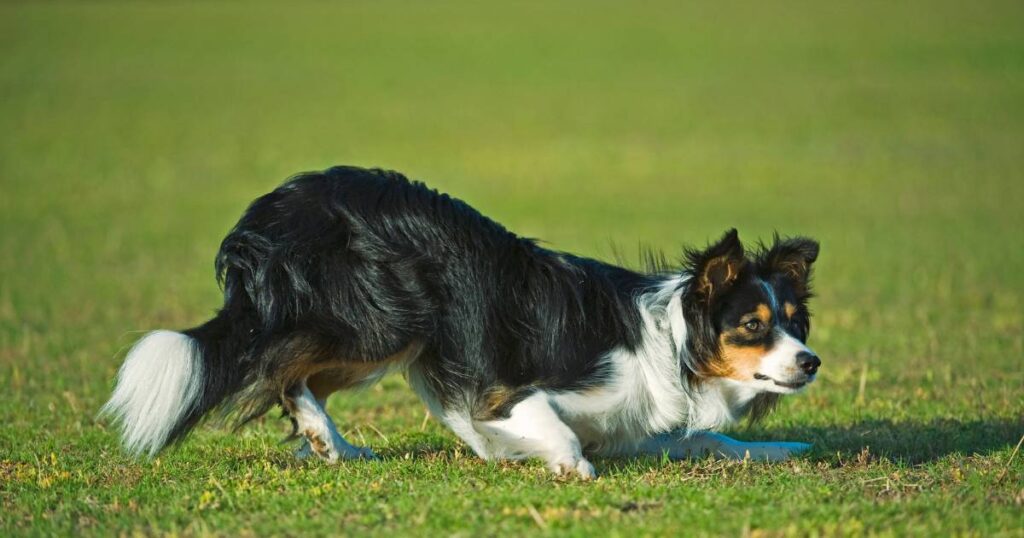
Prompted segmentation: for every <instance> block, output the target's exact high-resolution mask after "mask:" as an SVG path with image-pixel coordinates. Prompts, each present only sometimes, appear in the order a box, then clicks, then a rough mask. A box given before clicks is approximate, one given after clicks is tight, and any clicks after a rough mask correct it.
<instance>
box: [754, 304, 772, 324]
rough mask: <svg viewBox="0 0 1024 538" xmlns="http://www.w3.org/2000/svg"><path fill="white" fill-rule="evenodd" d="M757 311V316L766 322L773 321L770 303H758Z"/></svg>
mask: <svg viewBox="0 0 1024 538" xmlns="http://www.w3.org/2000/svg"><path fill="white" fill-rule="evenodd" d="M756 313H757V318H758V319H760V320H761V321H762V322H764V323H765V324H768V323H770V322H771V321H772V309H771V307H769V306H768V305H766V304H759V305H757V311H756Z"/></svg>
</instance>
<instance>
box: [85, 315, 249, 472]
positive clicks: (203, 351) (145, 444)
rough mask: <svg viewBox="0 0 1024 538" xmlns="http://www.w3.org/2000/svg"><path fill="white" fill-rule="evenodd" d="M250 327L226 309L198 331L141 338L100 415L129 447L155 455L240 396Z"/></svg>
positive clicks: (244, 317) (242, 317)
mask: <svg viewBox="0 0 1024 538" xmlns="http://www.w3.org/2000/svg"><path fill="white" fill-rule="evenodd" d="M228 306H230V303H229V305H228ZM252 329H254V326H253V320H252V316H250V315H247V314H245V313H242V312H239V311H238V309H233V308H229V307H226V308H224V309H223V310H221V311H220V312H219V313H218V314H217V316H216V317H214V318H213V319H211V320H210V321H208V322H206V323H204V324H203V325H200V326H198V327H194V328H192V329H188V330H185V331H182V332H173V331H154V332H151V333H149V334H147V335H146V336H144V337H143V338H142V339H141V340H139V341H138V342H137V343H136V344H135V345H134V346H133V347H132V348H131V351H129V352H128V356H127V357H125V360H124V364H123V365H122V366H121V369H120V371H119V372H118V374H117V386H116V387H115V388H114V393H113V395H112V396H111V397H110V401H108V402H107V403H106V405H104V406H103V409H102V410H101V411H100V414H101V415H107V416H110V417H112V418H113V419H114V420H115V422H117V423H118V424H119V425H120V429H121V439H122V442H123V444H124V447H125V449H126V450H127V451H128V452H130V453H132V454H136V455H138V454H148V455H150V456H153V455H155V454H156V453H157V452H159V451H160V450H161V449H163V448H164V447H166V446H167V445H169V444H171V443H173V442H174V441H176V440H178V439H181V438H182V437H184V436H185V435H186V434H187V433H188V432H189V431H190V430H191V429H192V428H193V427H194V426H195V425H196V424H197V423H198V422H199V420H200V419H201V418H202V417H203V416H204V415H205V414H206V413H207V412H209V411H210V410H212V409H213V408H215V407H217V406H218V405H219V404H221V403H222V402H224V401H225V400H226V399H228V398H229V397H230V396H232V395H234V394H236V393H238V392H239V391H240V390H241V389H242V388H243V385H244V384H245V374H246V371H247V370H248V368H247V367H246V364H247V363H248V356H250V353H251V349H252V334H253V333H254V332H255V331H253V330H252Z"/></svg>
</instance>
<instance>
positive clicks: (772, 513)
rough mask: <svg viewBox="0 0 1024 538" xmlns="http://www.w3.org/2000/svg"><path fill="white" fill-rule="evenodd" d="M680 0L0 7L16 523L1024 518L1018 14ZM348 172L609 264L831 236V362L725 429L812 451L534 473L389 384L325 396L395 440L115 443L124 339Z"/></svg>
mask: <svg viewBox="0 0 1024 538" xmlns="http://www.w3.org/2000/svg"><path fill="white" fill-rule="evenodd" d="M676 4H677V3H675V2H664V3H656V2H643V3H637V4H633V5H626V3H625V2H579V3H573V4H562V3H557V4H554V3H534V2H529V3H516V4H515V5H503V6H499V5H484V4H480V3H474V2H466V3H464V4H455V3H447V2H445V3H419V2H409V3H406V2H398V1H384V2H374V3H370V2H367V3H350V4H349V5H335V4H328V3H309V4H295V5H292V4H291V3H289V5H288V6H287V7H285V6H284V5H276V4H249V3H205V2H204V3H192V2H187V3H181V4H177V5H172V4H170V3H125V4H114V3H81V2H77V3H67V4H63V3H50V2H46V3H27V4H17V3H15V4H7V3H5V4H0V133H2V134H0V390H2V391H3V401H2V403H0V534H2V535H31V534H36V535H44V534H79V533H81V534H86V535H103V536H106V535H112V534H131V533H139V532H141V533H145V534H149V533H173V534H181V535H199V534H222V535H228V536H233V535H237V534H260V535H263V534H271V533H280V534H292V535H298V534H306V533H317V534H350V535H360V536H361V535H404V534H413V533H417V534H426V535H438V534H442V535H447V534H458V535H462V536H476V535H496V534H502V533H511V534H526V533H537V532H547V533H551V534H567V535H578V536H589V535H604V534H609V535H619V536H640V535H704V534H725V535H740V534H746V533H749V534H751V535H788V534H797V535H803V534H817V535H845V534H861V533H877V534H882V535H886V534H890V535H902V534H917V535H932V534H936V533H939V534H976V535H986V536H987V535H997V534H1002V535H1010V536H1022V535H1024V454H1018V455H1017V457H1016V459H1014V460H1013V461H1012V462H1011V459H1012V458H1011V453H1012V451H1013V448H1014V445H1016V443H1017V441H1018V440H1019V439H1020V438H1021V436H1022V435H1024V418H1022V417H1024V234H1022V232H1024V173H1022V172H1024V30H1022V28H1024V4H1022V3H1020V2H1012V1H1007V2H1001V3H990V2H930V1H911V2H900V3H895V2H874V1H870V2H864V3H857V5H856V6H854V5H849V6H846V7H841V6H839V5H837V4H832V3H823V2H811V1H807V2H797V1H787V2H784V3H775V2H769V3H756V4H750V5H740V4H737V3H734V2H708V3H706V4H700V5H689V6H685V7H684V6H679V5H676ZM335 163H352V164H360V165H380V166H385V167H390V168H395V169H399V170H402V171H405V172H406V173H408V174H410V175H412V176H414V177H417V178H422V179H425V180H427V181H429V182H430V183H432V184H433V185H434V186H437V187H439V188H441V189H443V190H446V191H449V192H451V193H454V194H456V195H457V196H459V197H461V198H463V199H465V200H467V201H468V202H470V203H472V204H473V205H475V206H476V207H478V208H479V209H480V210H481V211H483V212H484V213H486V214H488V215H490V216H493V217H494V218H496V219H497V220H499V221H501V222H503V223H505V224H506V225H507V226H509V227H510V228H512V229H514V230H516V231H518V232H520V233H522V234H524V235H528V236H535V237H541V238H544V239H545V240H547V241H548V242H549V243H550V244H551V245H552V246H554V247H555V248H560V249H566V250H572V251H575V252H579V253H582V254H586V255H591V256H596V257H601V258H611V257H612V255H613V249H612V247H611V245H612V244H616V245H619V246H620V248H621V250H622V251H624V252H625V253H626V254H627V256H629V255H630V253H631V252H633V251H634V250H635V248H636V245H637V243H639V242H643V243H646V244H649V245H652V246H655V247H658V248H662V249H665V250H667V251H669V252H677V251H678V248H679V246H680V245H681V244H687V243H688V244H694V243H703V242H704V241H706V240H707V239H708V238H709V237H713V236H717V235H718V234H720V233H721V232H722V231H723V230H724V229H725V228H727V227H729V226H737V227H739V229H740V231H741V237H743V238H745V239H747V240H748V241H749V240H754V239H755V238H758V237H767V236H768V235H769V234H770V233H771V232H772V231H773V230H779V231H781V232H784V233H801V234H807V235H811V236H814V237H816V238H819V239H820V240H821V241H822V245H823V248H822V256H821V259H820V263H819V266H818V272H817V284H818V292H819V296H818V297H817V298H816V299H815V301H814V303H813V306H814V310H815V312H816V318H815V322H814V329H813V332H812V336H811V342H812V344H813V345H814V346H815V348H816V350H817V351H818V352H819V353H820V354H821V355H822V356H823V357H824V360H825V366H824V369H823V372H822V375H821V379H820V382H819V383H817V386H815V387H813V388H812V389H811V390H810V391H809V392H808V393H807V394H806V395H802V396H799V397H795V398H790V399H789V400H787V401H786V402H784V404H783V405H782V406H781V408H780V409H779V410H778V411H777V412H776V413H775V414H774V415H772V416H771V417H770V418H769V419H768V420H766V421H765V422H763V423H761V424H759V425H757V426H755V427H745V426H741V427H739V428H737V430H736V431H735V432H733V433H734V434H735V435H736V436H737V437H740V438H743V439H766V440H773V439H774V440H798V441H808V442H813V443H814V444H815V449H814V451H813V452H812V453H811V454H809V455H807V456H806V457H802V458H800V459H797V460H795V461H793V462H790V463H785V464H778V465H764V464H754V463H730V462H716V461H710V460H709V461H694V462H664V461H659V460H656V459H654V460H652V459H643V460H635V461H614V460H597V461H596V465H597V467H598V471H599V473H600V474H601V475H602V476H601V478H600V479H599V480H598V481H596V482H594V483H580V482H576V481H572V480H567V481H566V480H555V479H552V478H550V477H549V476H548V475H547V474H546V473H545V471H544V470H543V468H542V466H541V465H540V464H538V463H525V464H487V463H482V462H480V461H478V460H476V459H475V458H473V457H471V456H470V455H469V454H468V453H467V452H468V450H467V448H466V447H465V446H464V445H463V444H461V443H460V442H459V441H457V440H456V439H455V438H454V436H453V435H452V434H450V433H448V432H447V431H445V430H444V429H443V428H441V427H440V426H439V425H438V423H437V422H435V421H427V422H424V416H425V415H424V409H423V407H422V405H421V404H419V403H418V402H417V401H416V399H415V398H414V396H412V395H411V393H410V392H409V390H408V389H407V388H406V387H405V386H404V382H403V381H402V380H401V379H400V378H397V377H396V378H388V379H387V380H385V382H384V383H383V384H381V385H379V386H377V387H376V388H373V389H370V390H369V391H368V392H364V393H361V394H354V395H345V396H341V397H336V398H335V400H334V401H332V402H331V404H330V407H331V412H332V414H334V415H335V416H336V417H337V418H338V419H339V421H340V422H341V424H342V427H343V429H344V430H346V431H347V433H348V435H349V436H351V438H352V439H353V440H354V441H356V442H358V443H364V442H365V443H366V444H369V445H370V446H372V447H373V448H374V449H375V450H376V451H377V452H378V453H379V454H380V455H381V456H383V458H382V459H381V460H380V461H374V462H349V463H344V464H341V465H339V466H336V467H330V466H326V465H321V464H318V463H299V462H296V461H293V459H292V458H291V457H290V450H291V447H288V446H282V445H280V444H279V440H280V439H281V438H282V437H283V436H284V434H285V433H286V431H287V429H288V428H287V424H285V423H284V421H281V420H278V419H276V418H274V417H271V416H268V417H266V418H265V419H264V420H262V421H260V422H259V423H257V424H255V425H253V426H251V427H248V428H246V429H245V430H243V431H242V432H241V433H240V434H238V435H232V434H230V433H228V432H225V431H223V430H219V429H216V428H213V427H204V428H201V429H200V431H198V432H197V434H196V435H195V436H193V437H192V438H190V439H189V440H188V442H186V443H185V444H184V445H182V446H181V447H180V448H178V449H176V450H172V451H169V452H167V453H165V454H163V455H161V456H160V457H159V458H158V459H156V460H154V461H133V460H131V459H129V458H128V457H126V456H125V455H123V454H122V453H121V452H120V451H119V449H118V447H117V445H116V440H115V436H114V433H113V432H112V431H111V429H110V428H109V427H108V426H106V425H104V424H102V423H98V422H96V421H95V420H94V418H93V417H94V414H95V412H96V410H97V409H98V407H99V406H100V405H101V404H102V402H103V401H104V399H105V397H106V396H107V394H108V393H109V390H110V388H111V381H112V378H113V376H114V373H115V371H116V368H117V366H118V365H119V362H120V358H121V356H122V353H123V349H124V347H125V346H126V345H128V344H129V343H131V342H132V340H133V339H134V338H136V337H137V336H138V335H139V334H140V332H141V331H145V330H149V329H154V328H181V327H187V326H191V325H194V324H196V323H198V322H200V321H202V320H204V319H205V318H206V317H207V316H208V315H209V314H210V312H211V311H212V310H213V309H215V308H216V307H217V305H218V290H217V288H216V286H215V283H214V279H213V270H212V257H213V254H214V252H215V250H216V248H217V245H218V243H219V241H220V239H221V238H222V237H223V235H224V233H225V232H226V231H227V229H228V228H229V227H230V226H231V225H232V224H233V222H234V220H235V219H236V218H237V217H238V215H239V214H240V213H241V211H242V209H243V208H244V207H245V205H246V204H247V203H248V201H250V200H251V199H252V198H254V197H255V196H257V195H258V194H260V193H262V192H264V191H266V190H268V189H270V188H272V187H273V186H274V185H275V184H277V183H278V182H280V181H281V180H282V179H283V178H285V177H286V176H288V175H290V174H292V173H294V172H297V171H300V170H308V169H318V168H323V167H326V166H329V165H331V164H335ZM428 533H429V534H428Z"/></svg>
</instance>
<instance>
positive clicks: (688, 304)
mask: <svg viewBox="0 0 1024 538" xmlns="http://www.w3.org/2000/svg"><path fill="white" fill-rule="evenodd" d="M817 257H818V243H817V242H816V241H813V240H811V239H807V238H802V237H797V238H790V239H781V238H779V237H778V236H776V237H775V239H774V241H773V243H772V244H771V245H764V246H762V247H761V248H760V249H759V251H758V252H755V253H753V254H752V255H750V256H748V254H747V252H746V251H745V250H744V248H743V244H742V243H740V240H739V236H738V235H737V233H736V230H730V231H728V232H726V234H725V235H724V236H723V237H722V239H721V240H719V241H718V242H717V243H714V244H712V245H710V246H708V248H706V249H704V250H694V251H690V252H688V253H687V259H688V266H687V268H686V271H687V273H688V276H689V279H688V280H687V281H686V284H685V286H684V289H683V291H682V295H681V303H682V304H681V307H682V309H683V317H684V319H685V321H686V325H687V341H686V347H687V350H686V351H687V353H688V355H689V356H688V357H685V360H686V362H687V366H688V367H689V369H690V370H691V373H692V374H694V375H695V377H697V378H708V377H716V378H724V379H728V380H730V381H731V382H733V383H735V384H739V385H740V386H742V387H745V388H748V389H751V390H752V391H753V392H757V393H774V394H790V393H794V392H797V391H799V390H801V389H802V388H804V387H805V386H807V385H808V384H809V383H811V382H813V381H814V378H815V376H816V374H817V372H818V367H819V366H820V365H821V361H820V360H819V359H818V356H817V355H816V354H815V353H814V352H813V351H811V349H810V348H808V347H807V343H806V342H807V337H808V335H809V332H810V312H809V311H808V310H807V300H808V299H809V298H810V297H811V290H810V279H811V266H812V265H813V263H814V261H815V260H816V259H817Z"/></svg>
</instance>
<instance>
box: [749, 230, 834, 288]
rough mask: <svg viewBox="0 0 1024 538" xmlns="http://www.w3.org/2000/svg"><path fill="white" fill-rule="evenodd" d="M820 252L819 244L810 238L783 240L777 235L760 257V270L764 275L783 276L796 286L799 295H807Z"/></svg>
mask: <svg viewBox="0 0 1024 538" xmlns="http://www.w3.org/2000/svg"><path fill="white" fill-rule="evenodd" d="M818 251H819V245H818V242H817V241H815V240H813V239H810V238H808V237H791V238H787V239H782V238H780V237H779V236H778V235H776V236H775V240H774V242H773V243H772V246H771V248H769V249H767V250H765V251H764V252H763V253H762V254H761V255H760V256H759V257H758V268H759V269H760V271H761V273H762V274H768V275H771V274H781V275H783V276H784V277H786V278H788V279H789V280H790V281H792V282H793V284H794V285H796V287H797V292H798V293H800V294H806V293H808V292H809V289H810V285H809V283H810V279H811V266H812V265H813V264H814V262H815V261H816V260H817V259H818Z"/></svg>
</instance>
